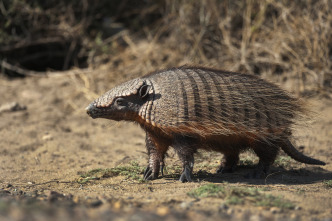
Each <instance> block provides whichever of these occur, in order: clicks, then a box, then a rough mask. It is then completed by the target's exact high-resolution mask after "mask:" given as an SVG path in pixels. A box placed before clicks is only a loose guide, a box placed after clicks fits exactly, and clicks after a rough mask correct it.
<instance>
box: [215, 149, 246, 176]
mask: <svg viewBox="0 0 332 221" xmlns="http://www.w3.org/2000/svg"><path fill="white" fill-rule="evenodd" d="M239 154H240V153H239V152H237V151H233V152H231V153H224V159H223V161H222V163H221V165H220V167H219V168H218V170H217V173H233V172H234V170H235V169H236V167H237V164H238V162H239Z"/></svg>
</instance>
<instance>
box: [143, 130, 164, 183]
mask: <svg viewBox="0 0 332 221" xmlns="http://www.w3.org/2000/svg"><path fill="white" fill-rule="evenodd" d="M168 147H169V144H168V143H165V142H163V140H160V139H157V138H156V137H155V136H153V135H152V134H150V133H146V148H147V151H148V155H149V164H148V166H147V167H146V169H145V171H144V174H143V179H144V180H154V179H157V178H158V175H159V171H161V175H162V176H163V175H164V171H163V170H164V165H165V163H164V159H165V154H166V151H167V150H168Z"/></svg>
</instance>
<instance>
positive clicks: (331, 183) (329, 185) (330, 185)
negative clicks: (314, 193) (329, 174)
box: [324, 180, 332, 188]
mask: <svg viewBox="0 0 332 221" xmlns="http://www.w3.org/2000/svg"><path fill="white" fill-rule="evenodd" d="M324 184H325V186H326V187H327V188H332V180H326V181H325V182H324Z"/></svg>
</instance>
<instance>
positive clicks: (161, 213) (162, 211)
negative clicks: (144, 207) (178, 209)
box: [157, 206, 169, 216]
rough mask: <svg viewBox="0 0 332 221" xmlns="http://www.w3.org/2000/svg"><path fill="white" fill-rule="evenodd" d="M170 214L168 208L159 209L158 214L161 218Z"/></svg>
mask: <svg viewBox="0 0 332 221" xmlns="http://www.w3.org/2000/svg"><path fill="white" fill-rule="evenodd" d="M168 213H169V209H168V207H165V206H162V207H158V208H157V214H158V215H159V216H165V215H167V214H168Z"/></svg>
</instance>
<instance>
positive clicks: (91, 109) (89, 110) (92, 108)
mask: <svg viewBox="0 0 332 221" xmlns="http://www.w3.org/2000/svg"><path fill="white" fill-rule="evenodd" d="M85 110H86V113H87V114H88V115H89V116H90V117H92V118H96V117H97V116H96V114H97V111H96V106H95V105H94V103H91V104H89V106H87V107H86V108H85Z"/></svg>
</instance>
